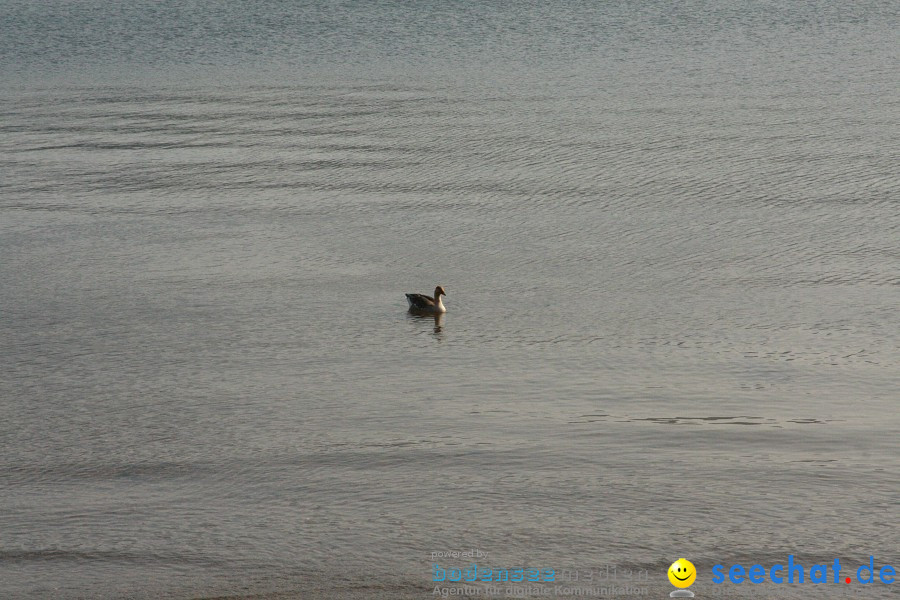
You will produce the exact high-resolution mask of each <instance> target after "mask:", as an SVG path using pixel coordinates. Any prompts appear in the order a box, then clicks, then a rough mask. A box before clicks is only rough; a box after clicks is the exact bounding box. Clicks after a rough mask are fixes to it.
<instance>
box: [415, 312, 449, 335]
mask: <svg viewBox="0 0 900 600" xmlns="http://www.w3.org/2000/svg"><path fill="white" fill-rule="evenodd" d="M445 316H446V315H445V313H437V314H435V313H424V312H418V311H413V310H410V311H409V312H408V313H406V318H408V319H411V320H413V321H419V322H422V323H428V322H431V323H433V324H434V335H435V336H437V337H440V335H441V333H442V332H443V330H444V317H445Z"/></svg>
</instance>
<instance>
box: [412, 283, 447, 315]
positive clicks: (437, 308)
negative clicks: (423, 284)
mask: <svg viewBox="0 0 900 600" xmlns="http://www.w3.org/2000/svg"><path fill="white" fill-rule="evenodd" d="M446 295H447V292H445V291H444V288H442V287H441V286H437V287H436V288H434V297H433V298H432V297H431V296H426V295H425V294H407V295H406V300H407V301H408V302H409V310H411V311H415V312H425V313H445V312H447V308H446V307H445V306H444V303H443V302H441V296H446Z"/></svg>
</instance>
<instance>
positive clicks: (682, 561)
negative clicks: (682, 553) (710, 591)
mask: <svg viewBox="0 0 900 600" xmlns="http://www.w3.org/2000/svg"><path fill="white" fill-rule="evenodd" d="M668 575H669V581H670V582H671V583H672V585H674V586H675V587H677V588H686V587H688V586H690V585H691V584H692V583H694V580H695V579H697V569H696V567H694V564H693V563H692V562H691V561H689V560H688V559H686V558H679V559H678V560H676V561H675V562H673V563H672V564H671V565H670V566H669V571H668ZM669 597H671V598H693V597H694V592H692V591H690V590H686V589H678V590H675V591H674V592H672V593H671V594H669Z"/></svg>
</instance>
